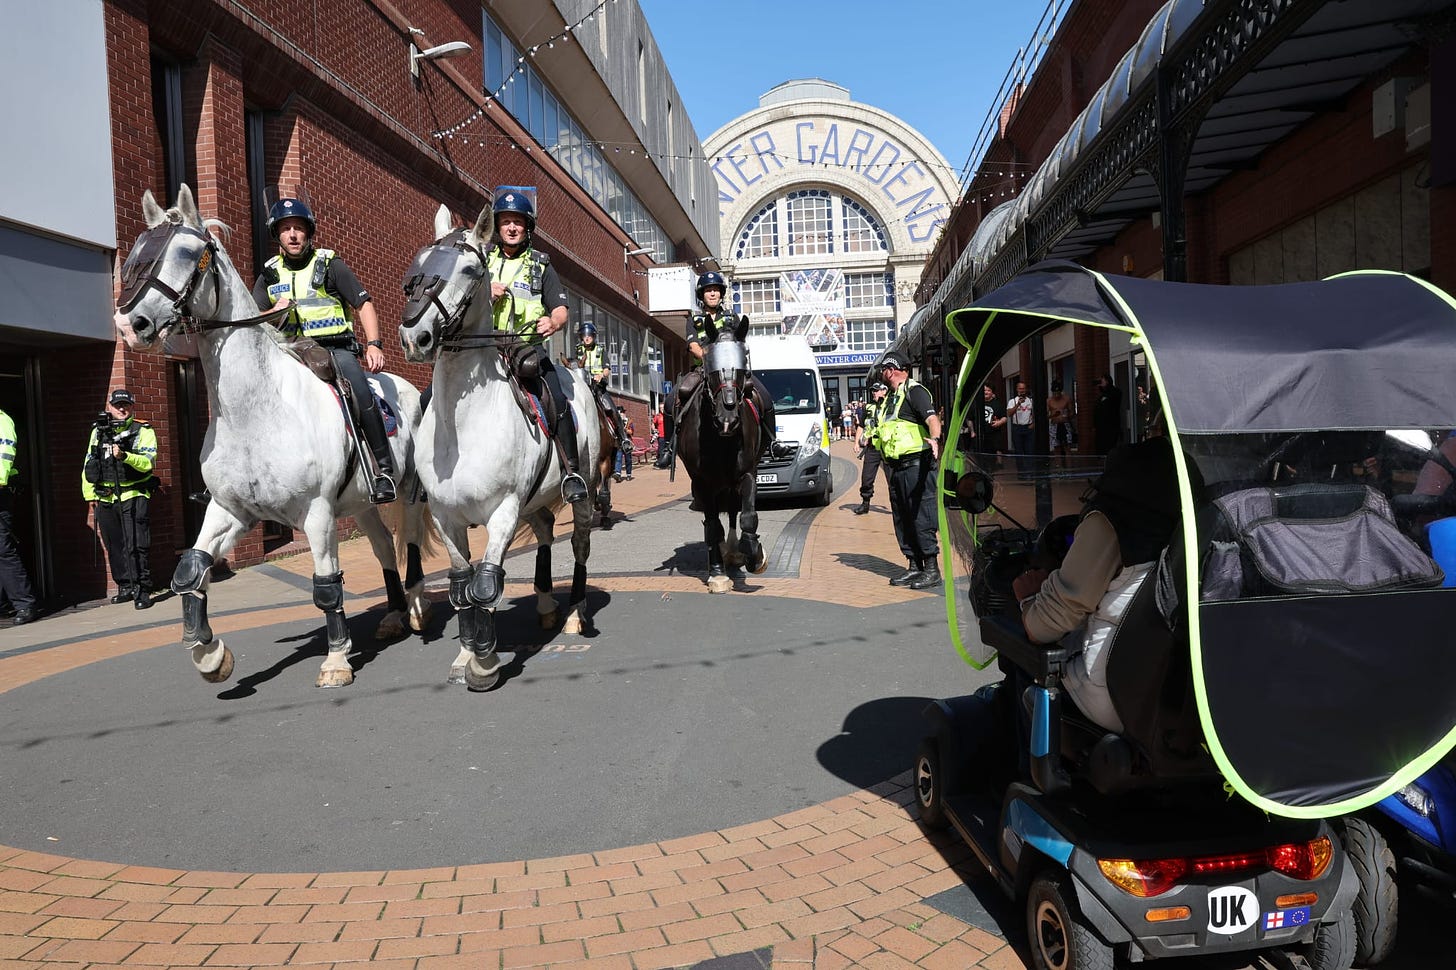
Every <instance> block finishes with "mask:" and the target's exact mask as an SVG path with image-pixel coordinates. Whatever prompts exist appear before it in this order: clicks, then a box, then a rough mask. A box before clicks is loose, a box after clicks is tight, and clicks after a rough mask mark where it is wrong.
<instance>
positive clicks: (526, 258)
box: [485, 246, 551, 344]
mask: <svg viewBox="0 0 1456 970" xmlns="http://www.w3.org/2000/svg"><path fill="white" fill-rule="evenodd" d="M550 262H551V257H549V256H547V255H546V254H545V253H538V252H537V251H536V250H534V249H523V250H521V251H520V252H519V253H517V254H516V256H515V257H514V258H508V257H507V256H506V254H505V252H504V251H503V250H502V249H501V248H500V247H499V246H497V247H495V248H494V249H492V250H491V251H490V253H489V254H488V255H487V256H486V257H485V263H486V266H488V267H489V268H490V280H491V282H492V283H500V284H502V285H503V286H505V288H506V294H505V295H504V296H502V297H501V298H500V299H499V300H497V301H496V303H495V305H494V306H493V307H492V309H491V321H492V323H493V324H494V326H495V329H497V330H509V331H512V332H515V333H519V334H520V335H521V339H522V340H524V341H525V342H526V343H528V344H536V343H540V342H541V341H543V340H545V339H546V338H545V337H544V336H542V335H541V334H539V333H537V332H536V321H537V320H540V319H541V318H542V317H544V316H546V303H545V301H543V300H542V299H541V292H542V289H543V287H544V286H545V283H546V267H547V266H548V265H549V264H550Z"/></svg>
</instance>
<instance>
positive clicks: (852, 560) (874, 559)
mask: <svg viewBox="0 0 1456 970" xmlns="http://www.w3.org/2000/svg"><path fill="white" fill-rule="evenodd" d="M834 558H835V559H837V560H838V561H839V562H840V563H841V564H843V565H845V566H849V567H850V568H851V569H859V570H862V571H864V572H867V573H874V574H875V575H876V576H883V577H885V578H886V579H890V578H891V577H894V576H898V575H900V574H901V573H903V572H904V571H905V565H904V563H898V562H890V560H888V559H881V558H880V557H879V556H869V555H866V554H864V553H862V552H836V553H835V554H834Z"/></svg>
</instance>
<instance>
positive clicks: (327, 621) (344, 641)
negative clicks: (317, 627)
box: [324, 610, 349, 653]
mask: <svg viewBox="0 0 1456 970" xmlns="http://www.w3.org/2000/svg"><path fill="white" fill-rule="evenodd" d="M324 629H325V630H326V631H327V632H328V635H329V653H340V652H341V651H344V650H347V649H349V624H348V623H347V622H345V620H344V611H343V610H330V611H327V612H325V613H324Z"/></svg>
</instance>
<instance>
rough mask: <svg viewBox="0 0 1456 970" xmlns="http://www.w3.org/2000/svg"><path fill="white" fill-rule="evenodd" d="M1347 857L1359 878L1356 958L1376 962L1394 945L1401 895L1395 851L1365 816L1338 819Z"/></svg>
mask: <svg viewBox="0 0 1456 970" xmlns="http://www.w3.org/2000/svg"><path fill="white" fill-rule="evenodd" d="M1336 828H1337V831H1338V832H1339V834H1340V841H1341V843H1343V845H1344V847H1345V858H1347V859H1349V860H1350V865H1351V866H1353V867H1354V869H1355V876H1356V877H1357V878H1358V879H1359V880H1360V891H1359V892H1357V893H1356V894H1355V905H1354V914H1355V960H1356V962H1357V963H1359V964H1360V965H1361V966H1373V965H1375V964H1377V963H1379V962H1380V961H1382V960H1384V959H1385V958H1386V957H1388V956H1390V951H1391V950H1392V949H1394V947H1395V931H1396V927H1397V925H1398V922H1399V906H1400V899H1399V896H1398V893H1397V890H1396V883H1395V854H1394V853H1393V852H1391V851H1390V846H1389V845H1387V844H1386V842H1385V836H1383V835H1381V834H1380V830H1379V829H1377V828H1376V827H1375V826H1373V825H1371V824H1370V823H1369V822H1367V821H1365V820H1364V819H1359V818H1346V819H1344V820H1342V821H1341V822H1339V823H1336Z"/></svg>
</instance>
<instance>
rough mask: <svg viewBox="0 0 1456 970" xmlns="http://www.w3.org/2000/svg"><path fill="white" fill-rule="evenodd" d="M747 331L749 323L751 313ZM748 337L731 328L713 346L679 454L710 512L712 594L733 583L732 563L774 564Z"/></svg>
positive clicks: (697, 497)
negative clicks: (765, 522) (728, 570)
mask: <svg viewBox="0 0 1456 970" xmlns="http://www.w3.org/2000/svg"><path fill="white" fill-rule="evenodd" d="M739 329H740V330H746V329H747V320H746V319H745V320H744V321H743V323H742V324H741V326H740V328H739ZM744 336H745V335H744V334H743V333H731V334H730V333H723V334H720V335H719V337H718V339H717V340H715V341H714V342H713V343H711V344H709V345H708V348H707V353H706V355H705V356H704V358H703V382H702V384H701V385H699V387H698V389H697V390H696V391H695V392H694V393H693V396H692V397H691V398H690V399H689V400H688V402H687V404H686V405H685V406H684V407H683V409H682V413H681V414H680V416H679V418H678V432H677V442H678V457H679V458H680V459H681V460H682V463H683V468H684V469H686V470H687V473H688V477H689V478H691V479H692V483H693V500H694V505H695V506H696V507H697V508H700V509H702V511H703V541H704V542H706V543H707V545H708V592H710V593H726V592H728V590H730V589H732V588H733V583H732V581H731V580H730V579H729V578H728V576H727V575H726V574H725V571H724V566H725V563H726V564H727V565H740V564H741V565H743V566H745V567H746V568H747V569H748V570H749V571H750V572H753V573H761V572H763V571H764V569H766V568H767V566H768V557H767V556H766V555H765V554H764V551H763V545H762V543H760V542H759V540H758V509H757V506H756V502H757V499H758V485H757V474H758V455H759V444H760V441H759V425H758V422H759V416H758V415H757V414H756V413H755V412H754V409H753V407H752V405H750V404H749V402H748V400H747V399H746V398H745V396H744V390H745V387H746V386H748V383H749V382H748V353H747V350H746V348H745V346H744V343H743V338H744ZM723 512H727V513H728V532H727V537H726V541H725V536H724V532H723V523H722V521H721V520H720V519H719V515H720V514H721V513H723ZM740 524H741V525H742V528H743V534H742V536H739V535H738V529H739V526H740Z"/></svg>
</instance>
